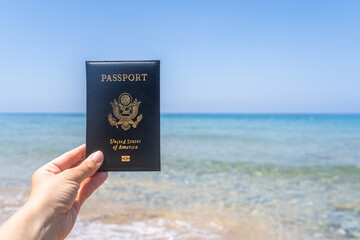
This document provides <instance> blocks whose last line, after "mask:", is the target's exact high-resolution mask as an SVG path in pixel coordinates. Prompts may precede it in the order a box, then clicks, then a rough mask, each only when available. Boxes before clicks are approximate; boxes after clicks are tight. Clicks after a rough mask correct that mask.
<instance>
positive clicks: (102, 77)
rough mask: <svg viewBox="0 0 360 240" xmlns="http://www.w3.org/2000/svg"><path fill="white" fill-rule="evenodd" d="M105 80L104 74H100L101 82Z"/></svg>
mask: <svg viewBox="0 0 360 240" xmlns="http://www.w3.org/2000/svg"><path fill="white" fill-rule="evenodd" d="M105 79H106V75H105V74H101V81H102V82H103V81H104V80H105Z"/></svg>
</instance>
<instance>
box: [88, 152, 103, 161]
mask: <svg viewBox="0 0 360 240" xmlns="http://www.w3.org/2000/svg"><path fill="white" fill-rule="evenodd" d="M91 158H92V159H93V160H94V161H95V162H96V163H98V164H99V163H101V162H102V160H103V154H102V152H101V151H97V152H95V153H94V155H93V156H92V157H91Z"/></svg>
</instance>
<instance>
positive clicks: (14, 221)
mask: <svg viewBox="0 0 360 240" xmlns="http://www.w3.org/2000/svg"><path fill="white" fill-rule="evenodd" d="M47 222H48V219H46V217H45V216H44V214H43V213H42V212H41V211H38V210H37V208H36V206H34V205H31V204H30V203H26V204H25V205H24V206H23V207H22V208H21V209H19V210H18V211H17V212H16V213H15V214H14V215H13V216H12V217H11V218H9V219H8V220H7V221H6V222H5V223H4V224H3V225H2V226H1V227H0V236H1V239H4V240H18V239H19V240H23V239H29V240H31V239H45V235H46V232H47V230H48V229H47V228H48V227H49V224H48V223H47Z"/></svg>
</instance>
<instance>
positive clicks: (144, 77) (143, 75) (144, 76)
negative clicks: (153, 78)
mask: <svg viewBox="0 0 360 240" xmlns="http://www.w3.org/2000/svg"><path fill="white" fill-rule="evenodd" d="M141 76H142V77H143V81H146V76H147V73H143V74H141Z"/></svg>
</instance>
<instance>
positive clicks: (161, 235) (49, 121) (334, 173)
mask: <svg viewBox="0 0 360 240" xmlns="http://www.w3.org/2000/svg"><path fill="white" fill-rule="evenodd" d="M83 142H85V116H84V115H60V114H53V115H52V114H48V115H44V114H0V164H1V165H2V167H1V169H2V171H1V172H0V178H1V184H0V190H1V191H0V192H1V193H0V209H1V210H0V211H1V214H0V215H1V216H2V218H1V219H0V220H1V221H4V220H5V219H6V217H8V216H9V215H11V214H12V213H13V212H14V211H15V210H16V209H17V208H18V207H19V206H20V205H21V204H22V203H23V202H24V201H25V200H26V196H27V193H28V188H29V184H30V176H31V174H32V172H33V171H34V170H36V169H37V168H38V167H39V166H41V165H42V164H44V163H46V162H47V161H49V160H51V159H53V158H55V157H56V156H58V155H60V154H61V153H63V152H65V151H67V150H69V149H72V148H74V147H76V146H78V145H81V144H82V143H83ZM161 153H162V154H161V155H162V171H161V173H158V172H151V173H149V172H147V173H141V172H137V173H111V174H110V176H109V179H108V180H107V181H106V183H105V184H104V185H103V186H102V188H101V189H100V190H99V191H97V192H96V193H95V195H94V196H93V197H92V198H91V199H90V201H89V202H88V203H87V204H86V205H85V206H84V208H83V209H82V212H81V214H80V217H79V221H78V223H77V224H76V225H75V228H74V231H73V232H72V233H71V234H70V236H69V239H95V238H96V239H116V238H120V239H205V238H206V239H239V236H241V239H348V238H360V181H359V180H360V115H162V118H161ZM99 203H101V204H99ZM104 229H106V231H104Z"/></svg>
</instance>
